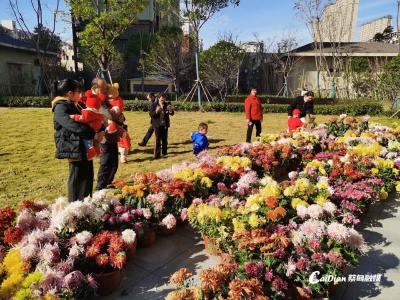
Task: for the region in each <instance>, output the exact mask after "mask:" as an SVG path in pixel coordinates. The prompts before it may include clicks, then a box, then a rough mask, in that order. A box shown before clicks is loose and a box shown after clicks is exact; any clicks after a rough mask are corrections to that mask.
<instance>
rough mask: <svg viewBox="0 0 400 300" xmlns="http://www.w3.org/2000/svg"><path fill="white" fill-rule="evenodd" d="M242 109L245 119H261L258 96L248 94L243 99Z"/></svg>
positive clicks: (261, 112)
mask: <svg viewBox="0 0 400 300" xmlns="http://www.w3.org/2000/svg"><path fill="white" fill-rule="evenodd" d="M244 109H245V111H246V120H250V121H262V119H263V108H262V105H261V100H260V98H259V97H257V96H253V95H250V96H248V97H247V98H246V100H245V101H244Z"/></svg>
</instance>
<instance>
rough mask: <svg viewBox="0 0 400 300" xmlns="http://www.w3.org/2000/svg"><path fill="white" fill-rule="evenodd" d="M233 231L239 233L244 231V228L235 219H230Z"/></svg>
mask: <svg viewBox="0 0 400 300" xmlns="http://www.w3.org/2000/svg"><path fill="white" fill-rule="evenodd" d="M232 224H233V230H234V231H235V232H241V231H245V230H246V226H245V225H244V224H243V223H242V222H240V221H239V220H238V219H237V218H233V219H232Z"/></svg>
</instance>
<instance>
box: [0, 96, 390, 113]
mask: <svg viewBox="0 0 400 300" xmlns="http://www.w3.org/2000/svg"><path fill="white" fill-rule="evenodd" d="M50 105H51V101H50V99H49V98H48V97H3V98H0V106H3V107H50ZM173 105H174V107H175V109H176V110H177V111H197V110H199V109H198V106H197V103H196V102H185V103H183V102H177V101H174V102H173ZM125 109H126V110H127V111H148V102H147V101H143V100H126V101H125ZM203 109H204V110H205V111H215V112H243V111H244V105H243V103H226V102H212V103H204V105H203ZM264 111H265V112H270V113H286V112H287V104H267V105H264ZM315 113H316V114H320V115H338V114H348V115H352V116H359V115H365V114H369V115H380V114H383V113H384V111H383V107H382V105H381V104H380V103H378V102H373V101H356V100H354V101H352V103H348V104H343V103H341V102H340V103H339V104H334V105H332V104H331V105H319V104H318V105H315Z"/></svg>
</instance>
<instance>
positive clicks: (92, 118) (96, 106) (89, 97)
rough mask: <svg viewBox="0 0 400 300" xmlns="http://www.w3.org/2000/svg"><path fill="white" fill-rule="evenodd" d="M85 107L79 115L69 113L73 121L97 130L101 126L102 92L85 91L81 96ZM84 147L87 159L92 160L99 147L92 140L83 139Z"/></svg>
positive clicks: (98, 151) (98, 152) (97, 153)
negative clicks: (97, 93) (83, 95)
mask: <svg viewBox="0 0 400 300" xmlns="http://www.w3.org/2000/svg"><path fill="white" fill-rule="evenodd" d="M83 100H84V103H85V104H86V108H84V109H82V111H81V114H80V115H78V114H77V115H70V118H71V119H72V120H74V121H75V122H79V123H84V124H87V125H89V126H90V127H91V128H93V130H94V131H96V132H99V131H100V129H101V127H102V126H103V114H102V113H100V106H101V104H102V103H103V102H104V100H105V96H104V95H103V94H99V95H96V94H94V93H93V92H92V91H86V92H85V97H84V98H83ZM83 143H84V144H85V148H86V156H87V160H92V159H93V158H94V157H95V156H98V155H100V148H99V147H98V146H96V145H95V144H94V143H93V140H83Z"/></svg>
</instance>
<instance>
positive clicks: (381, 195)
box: [379, 188, 389, 200]
mask: <svg viewBox="0 0 400 300" xmlns="http://www.w3.org/2000/svg"><path fill="white" fill-rule="evenodd" d="M388 197H389V194H388V192H386V190H385V189H384V188H382V189H381V191H380V192H379V199H380V200H386V199H387V198H388Z"/></svg>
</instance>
